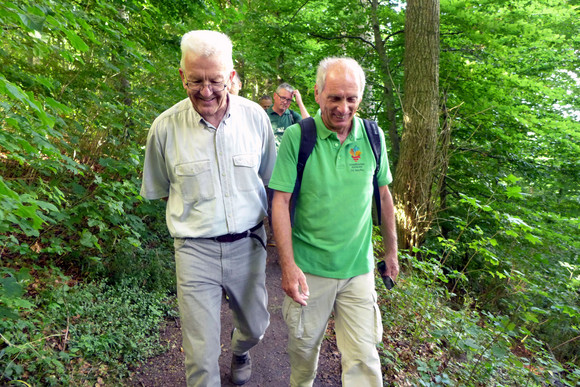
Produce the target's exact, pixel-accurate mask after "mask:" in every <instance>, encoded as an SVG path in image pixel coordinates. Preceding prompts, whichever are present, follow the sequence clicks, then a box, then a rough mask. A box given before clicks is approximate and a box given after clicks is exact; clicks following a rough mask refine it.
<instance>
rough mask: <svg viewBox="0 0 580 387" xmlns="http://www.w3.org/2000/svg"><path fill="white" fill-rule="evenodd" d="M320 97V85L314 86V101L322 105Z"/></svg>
mask: <svg viewBox="0 0 580 387" xmlns="http://www.w3.org/2000/svg"><path fill="white" fill-rule="evenodd" d="M318 97H319V93H318V85H314V100H315V101H316V103H320V102H318Z"/></svg>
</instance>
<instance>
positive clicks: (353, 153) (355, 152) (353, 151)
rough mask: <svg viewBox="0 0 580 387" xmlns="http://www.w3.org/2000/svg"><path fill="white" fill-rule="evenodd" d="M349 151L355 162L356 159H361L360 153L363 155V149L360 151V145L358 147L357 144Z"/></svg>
mask: <svg viewBox="0 0 580 387" xmlns="http://www.w3.org/2000/svg"><path fill="white" fill-rule="evenodd" d="M349 153H350V155H351V156H352V159H353V160H354V161H355V162H356V161H359V159H360V155H361V151H360V149H359V147H358V146H356V145H355V146H354V147H352V148H350V151H349Z"/></svg>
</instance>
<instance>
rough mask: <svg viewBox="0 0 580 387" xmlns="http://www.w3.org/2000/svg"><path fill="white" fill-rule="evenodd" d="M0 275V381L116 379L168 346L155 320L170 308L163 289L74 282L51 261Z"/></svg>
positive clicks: (61, 382)
mask: <svg viewBox="0 0 580 387" xmlns="http://www.w3.org/2000/svg"><path fill="white" fill-rule="evenodd" d="M2 274H3V276H2V281H3V287H2V292H3V294H2V300H3V301H5V305H4V307H6V308H5V309H4V310H3V312H4V314H3V316H2V317H3V318H2V319H0V336H1V339H2V345H1V350H0V365H1V374H0V381H1V382H0V383H1V384H6V385H38V386H40V385H42V386H54V385H74V386H89V385H95V383H96V381H97V380H101V381H103V380H105V381H106V380H116V381H119V380H123V379H124V378H126V377H127V376H128V375H129V372H130V370H129V367H130V366H131V365H132V364H135V363H137V362H139V361H142V360H145V359H147V358H149V357H151V356H154V355H156V354H158V353H161V352H163V351H164V350H165V348H163V346H161V344H160V342H159V335H158V332H159V325H160V324H161V323H162V322H163V321H164V319H165V318H167V317H168V316H170V315H173V314H174V313H175V312H174V311H175V305H174V300H173V297H172V296H171V295H169V294H167V293H165V292H162V291H150V290H146V289H145V288H143V287H142V286H137V285H136V284H135V283H131V282H130V281H123V282H121V283H118V284H115V285H111V284H108V283H107V282H106V281H104V280H101V281H96V282H92V283H87V284H81V283H75V282H74V281H73V280H72V279H71V278H70V277H67V276H65V275H64V274H62V272H60V270H59V269H57V268H55V267H51V268H38V267H37V268H35V269H33V270H32V271H31V270H28V269H22V270H19V271H15V270H12V269H6V268H4V269H3V273H2ZM40 278H43V280H42V281H41V280H39V279H40Z"/></svg>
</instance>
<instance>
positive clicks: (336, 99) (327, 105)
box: [314, 64, 362, 134]
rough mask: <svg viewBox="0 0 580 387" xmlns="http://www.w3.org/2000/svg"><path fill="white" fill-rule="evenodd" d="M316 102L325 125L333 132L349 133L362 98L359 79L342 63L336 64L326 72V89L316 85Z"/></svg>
mask: <svg viewBox="0 0 580 387" xmlns="http://www.w3.org/2000/svg"><path fill="white" fill-rule="evenodd" d="M314 96H315V98H316V102H318V105H320V115H321V117H322V121H323V122H324V125H325V126H326V127H327V128H328V129H329V130H332V131H333V132H337V133H340V134H345V133H348V132H349V131H350V129H351V126H352V120H353V118H354V115H355V113H356V111H357V109H358V106H359V104H360V102H361V100H362V95H361V93H360V85H359V79H358V78H357V76H356V75H355V73H354V72H353V71H352V70H351V69H349V68H347V67H346V66H344V65H342V64H335V65H333V66H332V67H330V68H329V70H328V73H327V74H326V82H325V83H324V89H322V90H320V89H319V88H318V84H317V85H316V86H315V87H314Z"/></svg>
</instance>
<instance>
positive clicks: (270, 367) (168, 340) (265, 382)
mask: <svg viewBox="0 0 580 387" xmlns="http://www.w3.org/2000/svg"><path fill="white" fill-rule="evenodd" d="M281 277H282V271H281V269H280V265H279V263H278V250H277V249H276V247H271V246H268V260H267V265H266V287H267V290H268V311H269V312H270V326H269V327H268V330H267V331H266V334H265V336H264V338H263V340H262V341H261V342H260V343H259V344H258V345H257V346H255V347H254V348H252V349H251V350H250V354H251V355H252V377H251V379H250V381H249V382H248V383H246V384H245V385H244V386H248V387H258V386H260V387H267V386H277V387H278V386H285V385H286V386H287V385H289V380H290V362H289V360H288V353H287V352H286V345H287V342H288V334H287V328H286V324H285V323H284V320H283V318H282V301H283V299H284V291H283V290H282V287H281ZM221 317H222V318H221V319H222V329H221V343H222V353H221V355H220V358H219V365H220V374H221V382H222V386H233V385H234V384H233V383H231V381H230V362H231V357H232V354H231V351H230V332H231V330H232V328H233V323H232V314H231V312H230V310H229V308H228V305H227V302H225V301H224V302H222V311H221ZM333 326H334V324H333V321H332V320H331V321H330V323H329V324H328V329H327V334H326V335H325V339H324V340H323V342H322V348H321V351H320V360H319V366H318V373H317V376H316V379H315V381H314V386H316V387H323V386H328V387H330V386H340V385H341V381H340V374H341V365H340V354H339V352H338V349H337V347H336V341H335V335H334V331H333ZM161 345H163V346H166V347H167V348H168V350H167V351H166V352H165V353H163V354H161V355H158V356H157V357H154V358H151V359H149V360H148V361H147V362H145V363H144V364H142V365H141V366H140V367H138V368H136V369H134V374H133V376H132V377H131V379H130V383H129V384H128V385H129V386H135V387H137V386H142V387H167V386H185V367H184V359H185V356H184V354H183V351H182V349H181V329H180V321H179V320H178V319H176V320H170V321H167V322H166V324H165V325H164V326H163V327H161Z"/></svg>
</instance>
